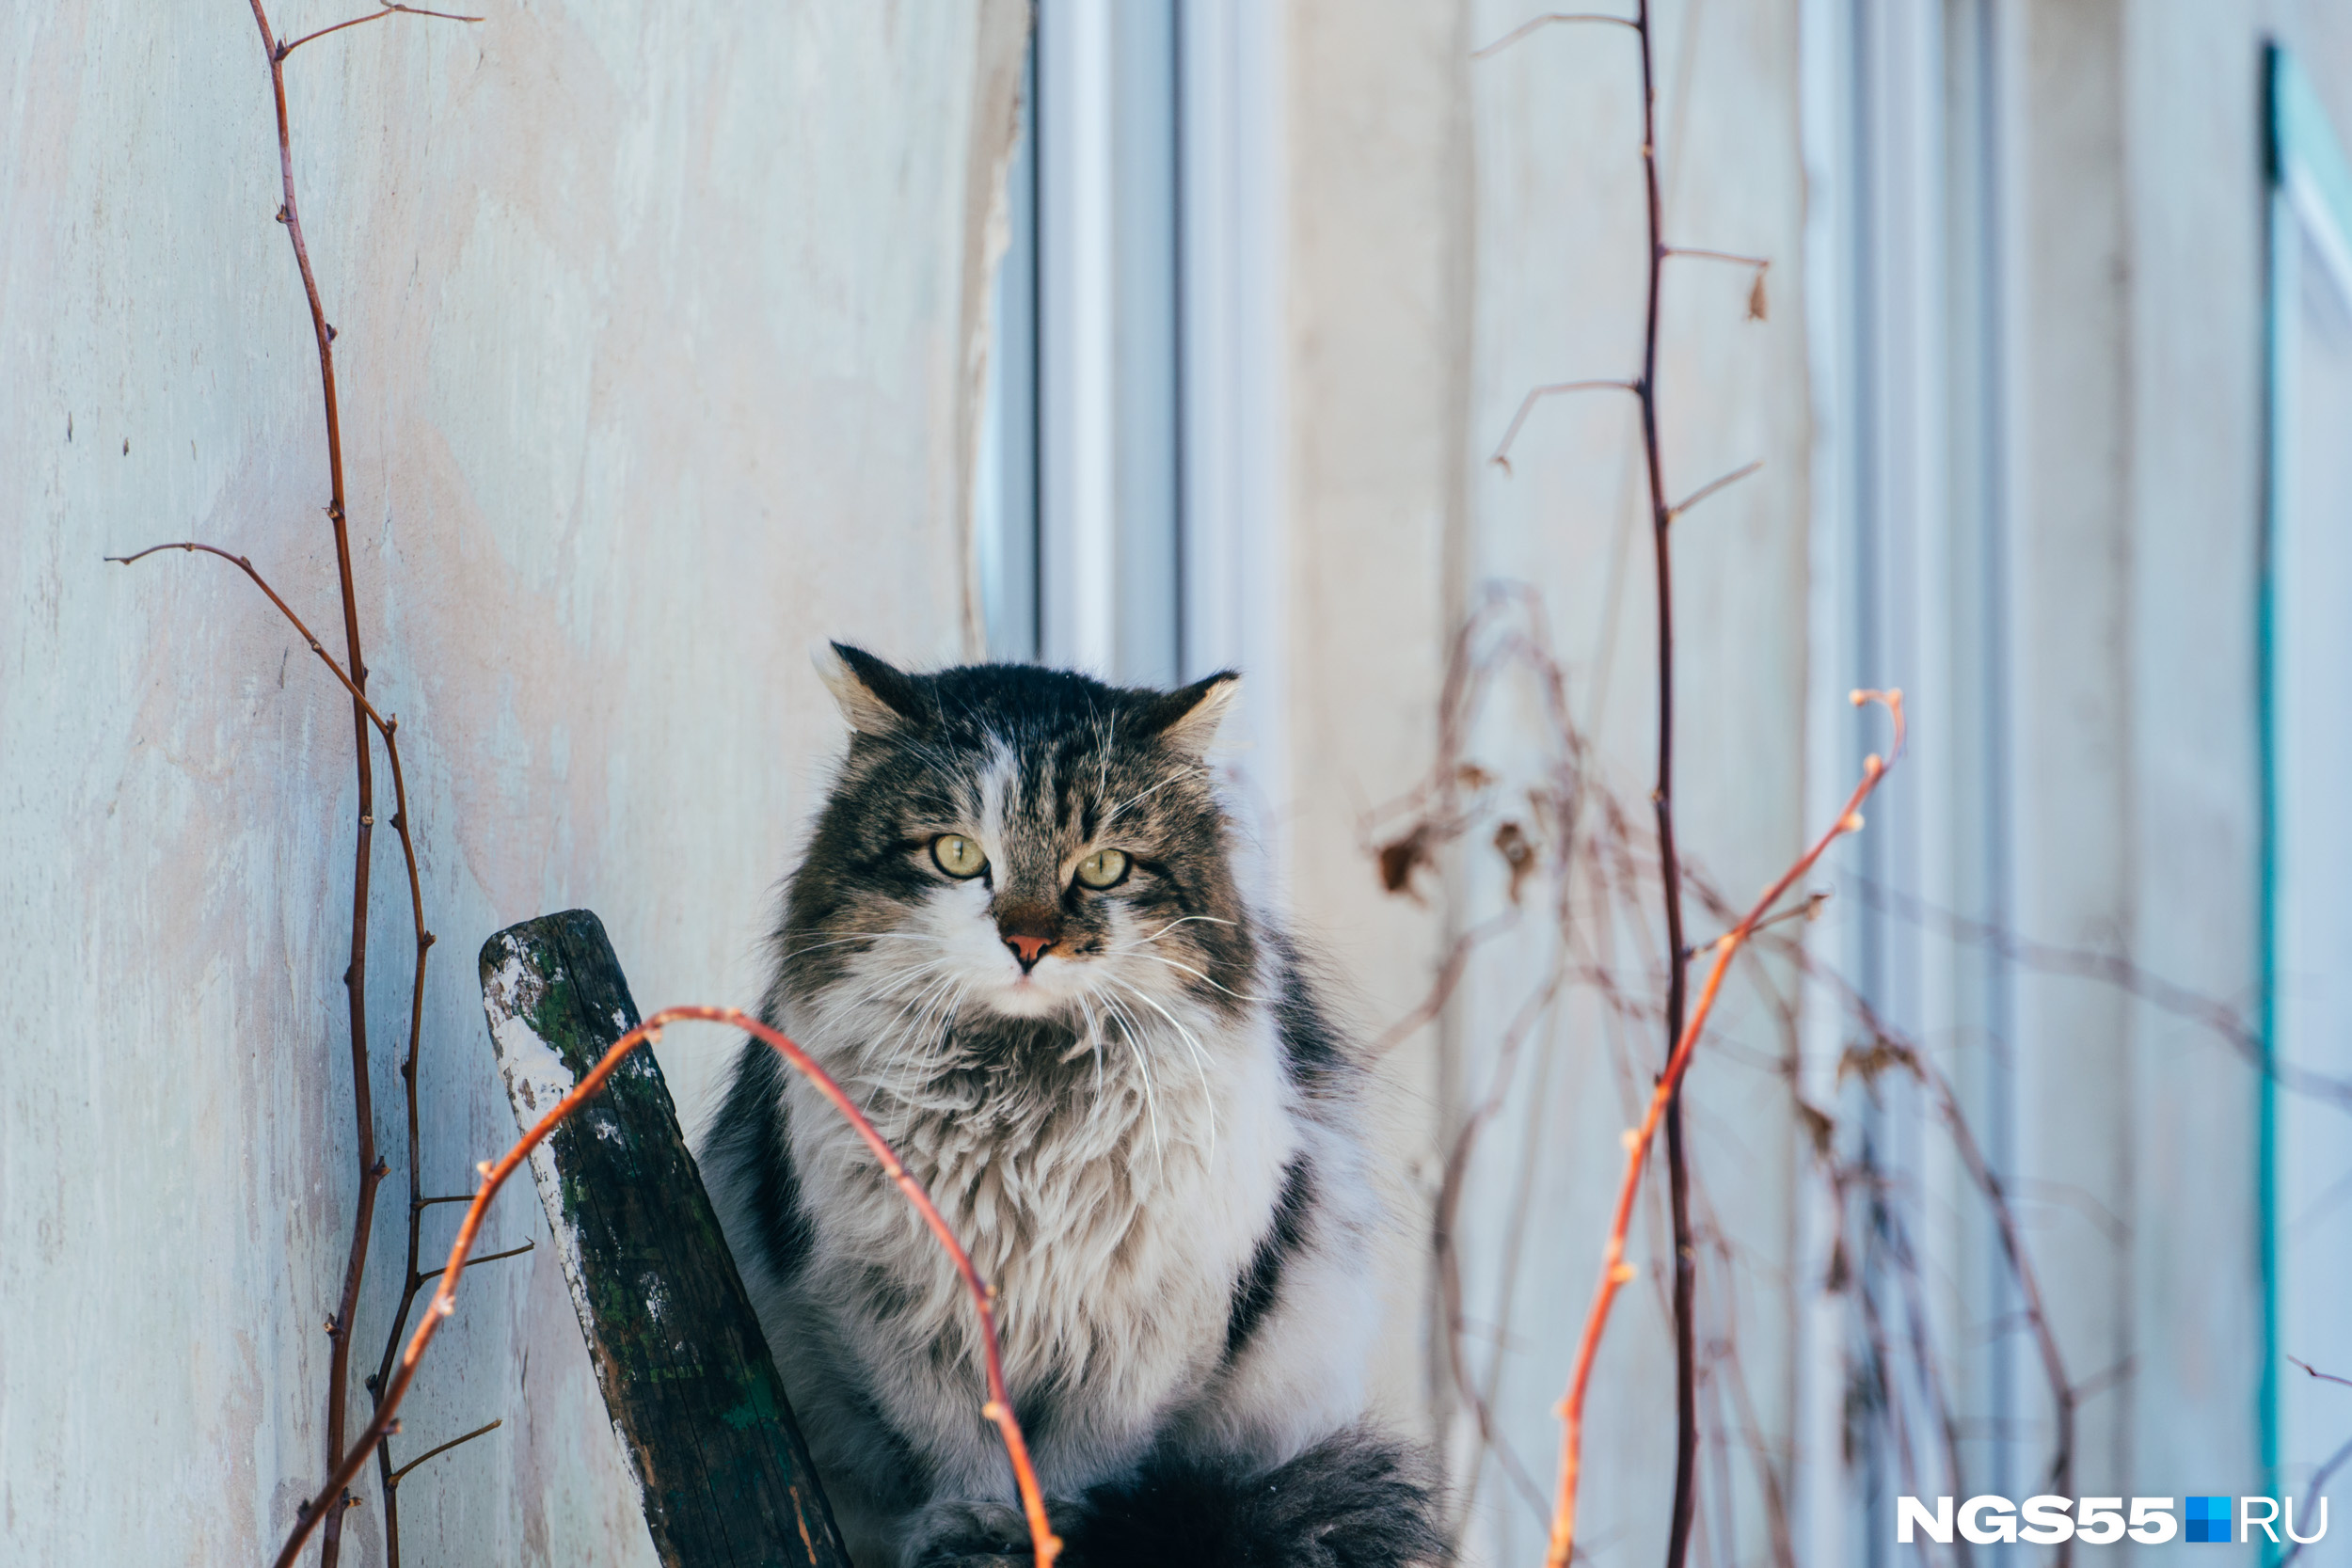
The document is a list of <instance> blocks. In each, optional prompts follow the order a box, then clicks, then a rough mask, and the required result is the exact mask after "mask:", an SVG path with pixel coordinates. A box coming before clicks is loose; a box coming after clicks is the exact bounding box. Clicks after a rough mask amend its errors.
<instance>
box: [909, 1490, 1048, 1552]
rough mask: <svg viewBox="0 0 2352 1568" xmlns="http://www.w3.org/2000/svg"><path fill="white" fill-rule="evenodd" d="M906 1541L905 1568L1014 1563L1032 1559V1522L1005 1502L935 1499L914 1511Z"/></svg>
mask: <svg viewBox="0 0 2352 1568" xmlns="http://www.w3.org/2000/svg"><path fill="white" fill-rule="evenodd" d="M906 1541H907V1545H906V1549H905V1550H904V1551H902V1552H901V1553H900V1554H899V1557H898V1560H899V1562H900V1563H901V1564H902V1565H903V1568H1014V1565H1015V1564H1026V1563H1027V1562H1028V1561H1029V1560H1030V1551H1029V1526H1028V1521H1027V1520H1026V1519H1025V1518H1024V1517H1023V1516H1022V1513H1021V1511H1020V1510H1019V1509H1017V1508H1012V1507H1009V1506H1007V1505H1006V1504H1004V1503H997V1502H966V1501H950V1500H946V1499H935V1500H933V1501H932V1502H930V1503H928V1504H926V1505H925V1506H924V1508H923V1511H922V1512H921V1513H918V1514H916V1515H915V1517H914V1521H913V1524H912V1526H911V1528H909V1529H908V1531H907V1533H906Z"/></svg>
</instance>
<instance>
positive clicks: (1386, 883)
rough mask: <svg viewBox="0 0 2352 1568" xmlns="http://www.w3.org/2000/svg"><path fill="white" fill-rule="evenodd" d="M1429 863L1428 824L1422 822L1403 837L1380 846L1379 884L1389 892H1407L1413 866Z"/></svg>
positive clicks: (1410, 884) (1409, 887)
mask: <svg viewBox="0 0 2352 1568" xmlns="http://www.w3.org/2000/svg"><path fill="white" fill-rule="evenodd" d="M1428 863H1429V824H1428V823H1426V822H1423V823H1422V824H1420V825H1419V826H1417V827H1415V828H1414V829H1413V831H1412V832H1409V833H1406V835H1405V836H1404V837H1403V838H1400V839H1396V840H1394V841H1392V842H1391V843H1388V844H1383V845H1382V846H1380V885H1381V886H1382V887H1383V888H1386V889H1387V890H1388V891H1389V892H1391V893H1409V892H1411V891H1412V886H1413V868H1414V867H1415V866H1418V865H1426V864H1428Z"/></svg>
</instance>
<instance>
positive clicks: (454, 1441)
mask: <svg viewBox="0 0 2352 1568" xmlns="http://www.w3.org/2000/svg"><path fill="white" fill-rule="evenodd" d="M474 1261H475V1262H477V1263H486V1262H488V1261H489V1259H487V1258H477V1259H474ZM505 1424H506V1418H504V1417H503V1416H501V1417H500V1418H498V1419H497V1420H495V1421H492V1422H490V1423H489V1424H488V1425H486V1426H478V1427H476V1428H474V1429H473V1430H472V1431H471V1432H469V1433H466V1435H464V1436H463V1437H453V1438H451V1439H450V1440H449V1441H448V1442H446V1443H443V1444H442V1445H441V1446H440V1447H438V1448H435V1449H425V1450H424V1452H422V1453H421V1454H419V1455H417V1457H416V1458H414V1459H412V1460H410V1461H409V1462H408V1463H407V1464H405V1465H402V1466H401V1467H400V1468H399V1469H397V1470H394V1471H393V1472H392V1473H391V1474H390V1475H389V1476H387V1477H385V1478H384V1484H386V1485H387V1486H398V1485H399V1484H400V1481H401V1478H402V1477H403V1476H405V1475H406V1474H407V1473H408V1472H409V1471H411V1470H413V1469H415V1468H416V1467H417V1466H418V1465H421V1464H423V1463H424V1462H425V1461H426V1460H428V1459H431V1458H433V1457H435V1456H436V1455H438V1454H445V1453H447V1452H449V1450H450V1449H453V1448H455V1447H457V1445H458V1444H460V1443H470V1442H472V1441H473V1440H474V1439H475V1438H477V1437H479V1436H481V1435H482V1434H483V1433H485V1432H496V1431H497V1430H498V1429H499V1428H501V1427H502V1426H504V1425H505Z"/></svg>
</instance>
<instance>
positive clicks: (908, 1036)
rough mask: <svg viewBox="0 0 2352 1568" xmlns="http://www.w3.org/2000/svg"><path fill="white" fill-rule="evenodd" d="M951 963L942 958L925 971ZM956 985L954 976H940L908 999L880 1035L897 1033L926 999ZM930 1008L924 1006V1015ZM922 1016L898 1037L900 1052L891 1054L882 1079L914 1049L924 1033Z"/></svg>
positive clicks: (883, 1026)
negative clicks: (900, 1058) (899, 1026)
mask: <svg viewBox="0 0 2352 1568" xmlns="http://www.w3.org/2000/svg"><path fill="white" fill-rule="evenodd" d="M949 961H950V960H949V959H946V958H941V959H939V960H937V961H936V962H934V963H930V964H927V965H925V966H924V967H925V969H927V970H928V969H939V968H944V967H946V965H947V963H948V962H949ZM955 983H956V977H955V975H954V974H952V973H950V974H944V975H942V976H940V977H939V978H938V979H936V980H934V981H932V982H930V984H929V985H927V986H925V987H924V988H923V989H922V990H919V991H917V992H915V994H914V996H913V997H911V998H909V999H908V1001H907V1003H906V1005H905V1006H902V1007H900V1008H899V1009H898V1013H897V1015H896V1016H895V1017H893V1018H892V1019H891V1021H890V1022H888V1023H885V1024H883V1025H882V1030H881V1031H880V1033H882V1035H883V1036H884V1037H888V1036H890V1035H891V1034H892V1033H894V1032H896V1031H897V1030H898V1025H899V1024H900V1023H901V1022H903V1021H904V1020H905V1019H906V1017H907V1015H908V1014H909V1013H911V1012H914V1009H915V1007H916V1006H917V1005H919V1004H923V1003H925V1001H926V999H927V998H929V997H930V995H931V994H932V993H933V992H935V991H939V990H944V989H945V988H946V987H949V986H952V985H954V984H955ZM929 1012H930V1007H929V1006H924V1008H923V1013H924V1014H928V1013H929ZM922 1016H923V1015H917V1022H916V1023H915V1025H914V1028H911V1029H909V1030H907V1031H906V1032H905V1033H904V1034H902V1035H899V1036H898V1050H896V1051H894V1052H893V1053H891V1056H890V1060H889V1061H887V1062H885V1063H884V1064H883V1065H882V1070H881V1073H880V1074H879V1076H880V1077H881V1078H883V1079H887V1078H888V1076H889V1075H890V1072H891V1070H892V1069H894V1068H896V1067H897V1066H898V1058H899V1057H900V1056H903V1055H905V1054H906V1053H907V1051H908V1050H909V1049H910V1048H912V1046H913V1045H914V1040H915V1038H916V1037H917V1036H918V1035H919V1034H920V1033H921V1031H922V1025H921V1022H920V1020H921V1017H922Z"/></svg>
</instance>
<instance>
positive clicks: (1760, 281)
mask: <svg viewBox="0 0 2352 1568" xmlns="http://www.w3.org/2000/svg"><path fill="white" fill-rule="evenodd" d="M1771 313H1772V302H1771V301H1770V300H1768V299H1766V298H1765V297H1764V269H1763V268H1762V267H1758V268H1756V284H1755V286H1754V287H1752V288H1751V289H1749V290H1748V320H1750V321H1752V322H1760V321H1763V320H1764V319H1766V318H1767V317H1768V316H1770V315H1771Z"/></svg>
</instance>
